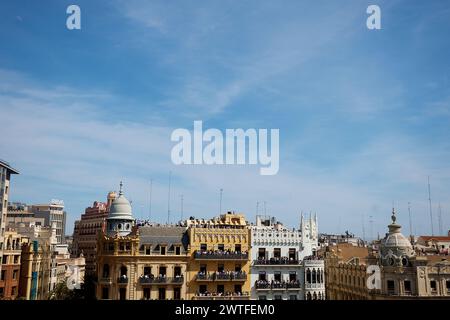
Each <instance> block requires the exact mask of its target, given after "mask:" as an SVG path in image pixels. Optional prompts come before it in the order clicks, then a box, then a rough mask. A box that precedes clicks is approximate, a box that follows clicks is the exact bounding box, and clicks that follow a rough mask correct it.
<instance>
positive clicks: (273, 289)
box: [251, 216, 325, 300]
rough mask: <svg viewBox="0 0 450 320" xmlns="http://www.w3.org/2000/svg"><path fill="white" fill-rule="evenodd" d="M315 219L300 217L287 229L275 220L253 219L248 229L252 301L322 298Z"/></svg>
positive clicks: (323, 293) (261, 217)
mask: <svg viewBox="0 0 450 320" xmlns="http://www.w3.org/2000/svg"><path fill="white" fill-rule="evenodd" d="M317 239H318V227H317V218H316V217H315V218H314V219H313V218H310V219H309V220H306V219H304V218H303V217H302V219H301V224H300V229H299V230H296V229H288V228H286V227H285V226H283V225H282V224H281V223H280V222H278V221H277V220H276V218H275V217H264V216H257V218H256V225H253V226H251V247H252V250H251V251H252V265H251V283H252V291H251V296H252V299H261V300H265V299H270V300H288V299H289V300H304V299H319V300H322V299H325V283H324V262H323V260H321V259H319V258H318V257H317V255H316V251H317V249H318V242H317Z"/></svg>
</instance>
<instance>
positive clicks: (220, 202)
mask: <svg viewBox="0 0 450 320" xmlns="http://www.w3.org/2000/svg"><path fill="white" fill-rule="evenodd" d="M219 192H220V195H219V215H220V214H222V194H223V189H222V188H220V190H219Z"/></svg>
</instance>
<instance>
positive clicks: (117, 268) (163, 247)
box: [96, 188, 189, 300]
mask: <svg viewBox="0 0 450 320" xmlns="http://www.w3.org/2000/svg"><path fill="white" fill-rule="evenodd" d="M121 189H122V188H121ZM106 220H107V227H106V229H107V231H106V233H105V232H102V233H101V234H100V235H99V239H98V243H97V250H98V255H97V278H98V283H97V293H96V295H97V298H98V299H112V300H119V299H120V300H140V299H161V300H163V299H186V298H187V291H186V277H185V274H186V270H187V262H188V259H189V256H188V251H187V247H188V238H187V234H186V228H185V227H179V226H141V227H139V228H138V227H137V226H135V225H134V223H135V222H134V218H133V217H132V213H131V205H130V203H129V202H128V200H127V199H126V198H125V197H124V196H123V193H122V190H120V192H119V197H118V198H117V199H115V200H114V201H113V203H112V205H111V208H110V211H109V215H108V218H107V219H106Z"/></svg>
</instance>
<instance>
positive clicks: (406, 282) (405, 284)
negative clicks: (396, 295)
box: [403, 280, 411, 293]
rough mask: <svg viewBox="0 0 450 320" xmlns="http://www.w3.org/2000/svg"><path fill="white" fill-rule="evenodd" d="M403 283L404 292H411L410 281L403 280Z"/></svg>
mask: <svg viewBox="0 0 450 320" xmlns="http://www.w3.org/2000/svg"><path fill="white" fill-rule="evenodd" d="M403 285H404V286H405V292H406V293H411V281H409V280H405V281H404V282H403Z"/></svg>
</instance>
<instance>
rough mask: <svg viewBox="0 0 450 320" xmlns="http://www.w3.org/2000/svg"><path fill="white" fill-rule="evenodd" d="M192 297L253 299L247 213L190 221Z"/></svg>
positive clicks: (190, 280)
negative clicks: (251, 297) (251, 294)
mask: <svg viewBox="0 0 450 320" xmlns="http://www.w3.org/2000/svg"><path fill="white" fill-rule="evenodd" d="M187 227H188V235H189V246H190V261H189V264H188V288H189V292H188V296H189V298H191V299H196V300H203V299H250V229H249V228H248V224H247V222H246V220H245V216H244V215H243V214H235V213H232V212H228V213H226V214H222V215H220V216H219V217H216V218H213V219H210V220H202V219H189V220H187Z"/></svg>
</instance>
